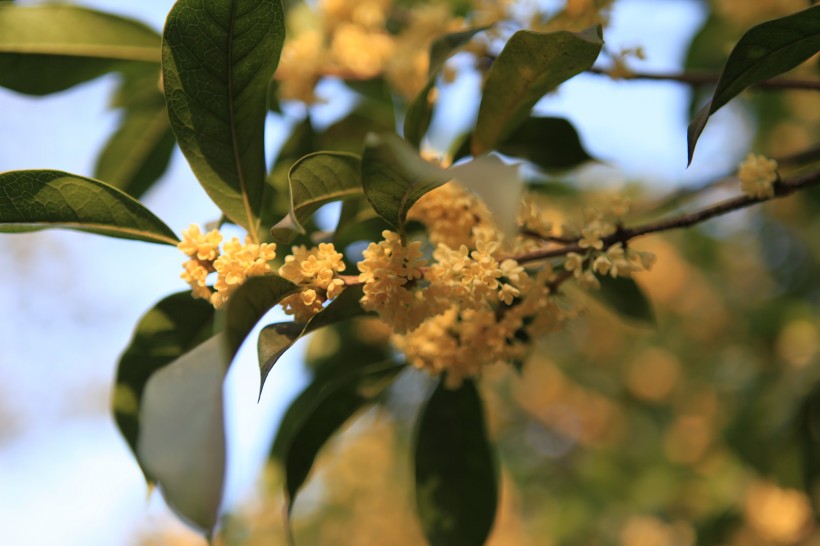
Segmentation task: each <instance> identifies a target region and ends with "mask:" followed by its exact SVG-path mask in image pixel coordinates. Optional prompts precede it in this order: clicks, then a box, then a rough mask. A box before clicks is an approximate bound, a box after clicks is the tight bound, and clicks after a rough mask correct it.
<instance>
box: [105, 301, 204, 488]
mask: <svg viewBox="0 0 820 546" xmlns="http://www.w3.org/2000/svg"><path fill="white" fill-rule="evenodd" d="M213 319H214V308H213V306H212V305H211V304H210V303H208V302H207V301H205V300H201V299H193V298H192V297H191V293H190V291H186V292H181V293H178V294H172V295H170V296H168V297H167V298H165V299H163V300H162V301H160V302H159V303H158V304H156V305H155V306H154V307H153V308H151V310H150V311H148V312H147V313H146V314H145V315H143V317H142V318H141V319H140V321H139V322H138V323H137V328H136V330H135V332H134V335H133V337H132V339H131V342H130V343H129V344H128V348H127V349H126V350H125V353H123V355H122V358H121V359H120V363H119V365H118V367H117V382H116V387H115V389H114V399H113V405H114V417H115V419H116V420H117V426H118V427H119V429H120V432H121V433H122V435H123V436H124V437H125V440H126V441H127V442H128V445H129V446H130V447H131V450H132V451H133V452H134V454H135V455H136V454H137V439H138V438H139V432H140V422H139V409H140V401H141V399H142V392H143V389H144V388H145V384H146V383H147V382H148V379H149V378H150V377H151V376H152V375H153V374H154V372H156V371H157V370H159V369H160V368H163V367H164V366H166V365H167V364H168V363H170V362H171V361H173V360H175V359H177V358H179V357H180V356H182V355H183V354H184V353H186V352H188V351H189V350H191V349H192V348H194V347H195V346H196V345H199V344H200V343H201V342H203V341H205V340H206V339H207V338H208V337H210V336H211V334H212V331H213ZM146 478H147V479H149V480H151V477H150V476H148V475H146Z"/></svg>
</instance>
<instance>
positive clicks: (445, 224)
mask: <svg viewBox="0 0 820 546" xmlns="http://www.w3.org/2000/svg"><path fill="white" fill-rule="evenodd" d="M407 218H408V219H409V220H416V221H418V222H421V223H422V224H424V227H426V228H427V237H428V238H429V239H430V242H431V243H433V244H443V245H446V246H448V247H450V248H459V247H460V246H461V245H466V246H467V247H470V248H475V243H476V241H475V233H474V230H475V229H476V228H477V227H479V226H493V222H492V215H491V214H490V211H489V209H488V208H487V205H485V204H484V203H483V202H482V201H481V200H480V199H479V198H478V197H477V196H476V195H474V194H473V193H470V192H469V191H467V190H466V189H465V188H464V187H463V186H462V185H461V184H459V183H458V182H456V181H451V182H448V183H447V184H444V185H443V186H440V187H438V188H436V189H434V190H432V191H430V192H427V193H426V194H424V195H423V196H422V197H421V199H419V200H418V201H416V202H415V203H414V204H413V206H412V207H411V208H410V211H409V212H408V213H407Z"/></svg>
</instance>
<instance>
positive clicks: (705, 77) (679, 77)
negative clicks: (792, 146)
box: [587, 68, 820, 91]
mask: <svg viewBox="0 0 820 546" xmlns="http://www.w3.org/2000/svg"><path fill="white" fill-rule="evenodd" d="M587 72H589V73H591V74H598V75H601V76H608V75H609V73H608V72H607V70H605V69H603V68H590V69H589V70H587ZM620 79H623V80H653V81H673V82H679V83H685V84H687V85H714V84H716V83H717V82H718V79H720V75H719V74H717V73H712V72H674V73H667V74H660V73H657V74H653V73H647V72H633V73H631V74H629V75H628V76H624V77H622V78H620ZM752 87H755V88H757V89H800V90H811V91H820V81H818V80H803V79H798V78H772V79H771V80H766V81H762V82H759V83H757V84H755V85H753V86H752Z"/></svg>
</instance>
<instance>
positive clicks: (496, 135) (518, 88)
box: [472, 27, 603, 156]
mask: <svg viewBox="0 0 820 546" xmlns="http://www.w3.org/2000/svg"><path fill="white" fill-rule="evenodd" d="M602 45H603V41H602V39H601V29H600V27H596V28H591V29H588V30H586V31H584V32H581V33H573V32H567V31H559V32H551V33H547V34H544V33H539V32H532V31H528V30H520V31H518V32H516V33H515V34H513V36H512V37H511V38H510V39H509V41H508V42H507V44H506V45H505V46H504V49H503V51H502V52H501V54H500V55H499V56H498V58H497V59H496V60H495V61H494V62H493V65H492V67H491V68H490V71H489V73H488V74H487V83H486V84H485V87H484V95H483V97H482V99H481V105H480V107H479V110H478V120H477V121H476V126H475V130H474V131H473V139H472V151H473V155H474V156H479V155H482V154H484V153H486V152H488V151H490V150H492V149H494V148H495V147H496V146H497V145H498V144H499V143H500V142H503V141H504V140H505V139H506V138H507V137H508V136H509V135H510V134H511V133H512V132H513V131H514V130H515V129H516V127H518V126H519V125H520V124H521V123H523V122H524V120H526V119H527V118H528V117H529V115H530V111H531V110H532V107H533V106H535V103H536V102H538V100H539V99H540V98H541V97H543V96H544V95H545V94H546V93H548V92H549V91H552V90H553V89H555V88H556V87H558V85H560V84H561V83H563V82H565V81H567V80H568V79H570V78H572V77H573V76H575V75H577V74H580V73H581V72H583V71H585V70H588V69H589V68H591V67H592V65H593V63H594V62H595V59H597V58H598V54H599V53H600V51H601V47H602Z"/></svg>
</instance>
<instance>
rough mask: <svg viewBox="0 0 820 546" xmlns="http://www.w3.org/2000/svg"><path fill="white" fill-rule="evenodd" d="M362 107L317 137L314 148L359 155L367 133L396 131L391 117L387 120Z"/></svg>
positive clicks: (364, 106)
mask: <svg viewBox="0 0 820 546" xmlns="http://www.w3.org/2000/svg"><path fill="white" fill-rule="evenodd" d="M366 104H368V103H365V104H364V105H362V106H360V107H358V108H357V109H355V110H354V111H353V112H351V113H350V114H348V115H347V116H345V117H343V118H342V119H340V120H339V121H337V122H336V123H334V124H333V125H331V126H330V127H328V128H327V129H325V130H324V131H323V132H322V133H320V134H319V135H317V139H316V141H317V143H316V147H317V149H320V150H333V151H342V152H351V153H361V151H362V143H363V142H364V140H365V138H366V137H367V135H368V133H386V132H392V131H395V130H396V125H395V122H394V121H393V119H392V116H391V117H390V118H389V119H387V118H385V117H384V116H383V115H380V114H379V111H380V110H381V109H379V110H377V111H376V112H373V111H370V110H368V109H367V107H366Z"/></svg>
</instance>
